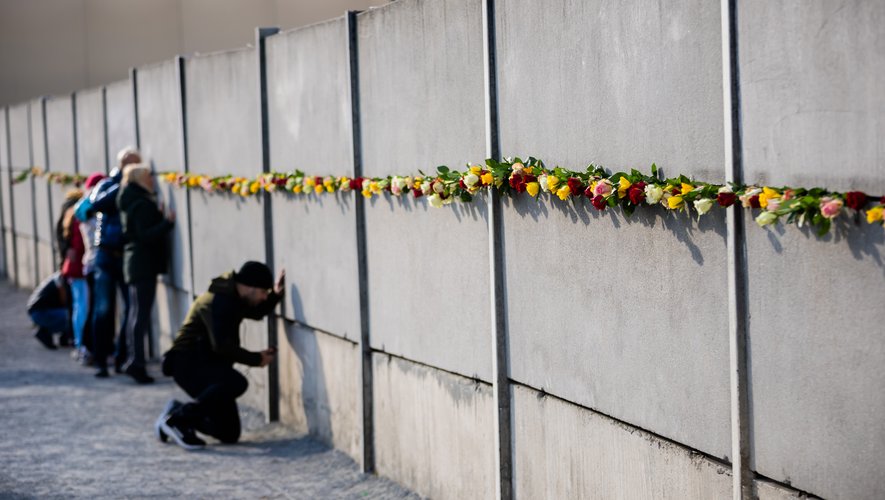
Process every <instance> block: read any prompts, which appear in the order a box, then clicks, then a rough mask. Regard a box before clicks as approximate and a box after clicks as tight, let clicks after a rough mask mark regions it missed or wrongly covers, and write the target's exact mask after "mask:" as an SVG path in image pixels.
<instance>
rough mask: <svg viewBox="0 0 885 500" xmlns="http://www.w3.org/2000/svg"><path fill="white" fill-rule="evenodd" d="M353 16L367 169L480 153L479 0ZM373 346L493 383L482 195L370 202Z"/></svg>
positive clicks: (411, 4) (393, 169) (426, 164)
mask: <svg viewBox="0 0 885 500" xmlns="http://www.w3.org/2000/svg"><path fill="white" fill-rule="evenodd" d="M358 20H359V43H360V47H359V67H360V107H361V109H360V113H361V123H362V145H363V147H362V150H363V162H364V173H365V175H367V176H386V175H390V174H399V175H406V174H417V170H418V169H422V170H424V171H425V172H433V171H435V166H436V165H450V166H453V167H461V166H463V165H464V163H466V162H468V161H472V162H481V161H482V159H483V158H484V157H485V155H484V153H485V142H484V134H485V125H484V112H483V110H484V91H483V81H482V76H481V75H482V74H483V56H482V54H483V52H482V45H483V44H482V10H481V2H479V1H476V0H459V1H450V2H434V1H425V0H405V1H400V2H395V3H391V4H388V5H386V6H384V7H382V8H378V9H373V10H370V11H368V12H364V13H362V14H360V15H359V16H358ZM366 231H367V237H366V240H367V243H366V244H367V259H368V265H369V270H368V275H369V296H370V297H371V299H370V300H369V308H370V310H369V321H370V330H371V337H372V347H374V348H379V349H383V350H386V351H388V352H392V353H396V354H399V355H402V356H404V357H407V358H410V359H414V360H417V361H420V362H423V363H427V364H430V365H433V366H437V367H440V368H443V369H446V370H449V371H453V372H457V373H460V374H463V375H465V376H470V377H474V376H476V377H479V378H481V379H483V380H486V381H489V380H491V376H492V374H491V359H492V350H491V346H492V342H491V333H490V331H489V330H490V325H491V313H490V300H489V281H488V280H489V272H488V237H487V235H488V227H487V216H486V207H485V202H484V200H483V199H481V198H480V199H478V200H477V201H476V202H475V203H473V204H470V205H464V206H461V205H452V206H450V207H448V208H445V209H442V210H435V209H431V208H428V205H427V203H426V201H425V200H424V199H420V200H418V201H414V200H412V199H411V198H408V199H406V198H403V199H393V198H388V197H386V196H384V197H382V198H380V199H375V200H373V201H372V202H371V203H368V204H367V209H366Z"/></svg>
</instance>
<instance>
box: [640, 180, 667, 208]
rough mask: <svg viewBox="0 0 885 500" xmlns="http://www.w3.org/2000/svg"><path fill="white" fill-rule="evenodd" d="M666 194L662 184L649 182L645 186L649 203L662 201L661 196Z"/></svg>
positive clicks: (646, 198) (646, 200)
mask: <svg viewBox="0 0 885 500" xmlns="http://www.w3.org/2000/svg"><path fill="white" fill-rule="evenodd" d="M662 196H664V190H663V188H661V186H658V185H656V184H649V185H647V186H645V202H646V203H648V204H649V205H654V204H655V203H658V202H660V201H661V197H662Z"/></svg>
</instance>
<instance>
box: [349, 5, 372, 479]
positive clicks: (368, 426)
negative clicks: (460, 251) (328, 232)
mask: <svg viewBox="0 0 885 500" xmlns="http://www.w3.org/2000/svg"><path fill="white" fill-rule="evenodd" d="M357 14H359V11H348V12H347V38H348V43H347V48H348V57H349V59H350V67H349V70H350V71H349V73H350V116H351V134H352V136H351V137H352V141H353V144H352V146H353V177H354V178H357V177H361V176H362V175H363V143H362V118H361V116H360V79H359V76H360V72H359V33H358V25H357V23H358V16H357ZM354 200H355V202H354V216H355V217H356V254H357V281H358V282H359V285H358V286H359V303H360V353H361V355H360V387H361V390H362V392H361V394H360V408H361V411H362V418H361V429H360V446H361V448H362V449H361V458H362V460H361V462H362V463H361V464H360V466H361V468H362V471H363V472H364V473H374V472H375V416H374V404H375V403H374V378H373V372H372V370H373V368H372V344H371V335H370V334H371V332H370V331H369V264H368V254H367V248H366V205H365V202H364V199H363V197H362V196H354Z"/></svg>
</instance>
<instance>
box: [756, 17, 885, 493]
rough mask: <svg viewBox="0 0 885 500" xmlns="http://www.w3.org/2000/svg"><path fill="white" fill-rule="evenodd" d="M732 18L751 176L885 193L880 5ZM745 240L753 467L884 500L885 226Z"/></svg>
mask: <svg viewBox="0 0 885 500" xmlns="http://www.w3.org/2000/svg"><path fill="white" fill-rule="evenodd" d="M837 7H839V8H837ZM739 14H740V17H739V19H740V20H741V24H740V40H741V41H742V42H741V45H740V50H741V60H740V62H741V89H742V95H743V103H744V106H743V119H744V155H745V158H746V160H745V170H746V174H745V175H746V177H747V180H748V181H752V182H760V183H761V182H767V183H770V184H774V185H780V184H788V185H789V184H793V185H807V186H826V187H827V188H831V189H842V190H851V189H861V190H865V191H867V192H868V193H870V194H875V195H880V196H881V195H882V194H883V193H885V164H883V162H882V158H883V157H885V156H883V151H885V149H883V148H885V146H883V142H882V139H881V137H883V133H885V94H883V93H882V92H881V85H880V83H879V82H881V81H882V79H883V78H885V58H883V57H882V54H883V53H885V52H883V49H885V34H883V32H882V29H881V26H882V23H883V22H885V4H883V3H881V2H847V3H844V4H843V5H839V6H836V5H832V4H830V3H829V2H822V1H814V2H797V1H779V2H766V1H748V2H743V3H742V6H741V11H740V13H739ZM748 224H750V225H752V223H751V221H748ZM747 237H748V241H747V258H748V260H749V262H750V266H749V269H748V275H749V277H748V279H749V287H750V302H749V304H750V311H749V312H750V317H751V321H750V323H749V338H750V348H749V356H750V361H749V362H750V373H751V384H752V385H751V407H752V410H751V411H752V434H753V443H754V446H753V451H754V453H753V456H752V458H753V460H754V468H755V470H756V471H758V472H759V473H761V474H763V475H765V476H767V477H770V478H772V479H776V480H778V481H782V482H789V483H790V484H792V485H794V486H796V487H798V488H800V489H803V490H806V491H811V492H814V493H816V494H818V495H821V496H823V497H826V498H882V497H883V496H885V482H883V475H882V471H883V470H885V458H883V457H885V426H883V425H882V418H881V415H882V413H883V412H885V399H883V398H882V397H880V395H881V394H882V388H883V387H885V369H883V366H885V346H883V342H882V335H880V332H881V325H882V324H883V323H885V310H883V309H882V307H881V305H882V303H883V302H885V288H883V286H882V280H883V277H885V264H883V260H882V252H883V233H882V229H881V228H877V227H870V226H868V225H867V224H866V223H865V222H864V223H861V224H860V226H858V225H856V224H854V223H853V222H849V221H845V223H844V224H842V225H840V227H837V228H836V230H835V231H834V233H833V234H831V235H829V236H827V237H826V238H823V239H819V238H817V237H815V236H814V235H813V234H812V233H809V232H808V231H801V230H797V229H796V228H795V227H789V228H784V227H780V226H778V227H774V228H772V229H770V230H765V231H762V230H758V229H757V228H755V227H753V228H750V230H748V232H747ZM787 290H791V291H796V292H794V293H789V292H788V293H784V291H787ZM800 291H802V292H800Z"/></svg>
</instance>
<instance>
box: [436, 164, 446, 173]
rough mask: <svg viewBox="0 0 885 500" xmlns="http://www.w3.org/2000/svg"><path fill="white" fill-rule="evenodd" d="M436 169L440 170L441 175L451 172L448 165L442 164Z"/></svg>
mask: <svg viewBox="0 0 885 500" xmlns="http://www.w3.org/2000/svg"><path fill="white" fill-rule="evenodd" d="M436 171H437V172H439V173H440V175H445V174H447V173H449V167H447V166H445V165H440V166H438V167H436Z"/></svg>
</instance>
